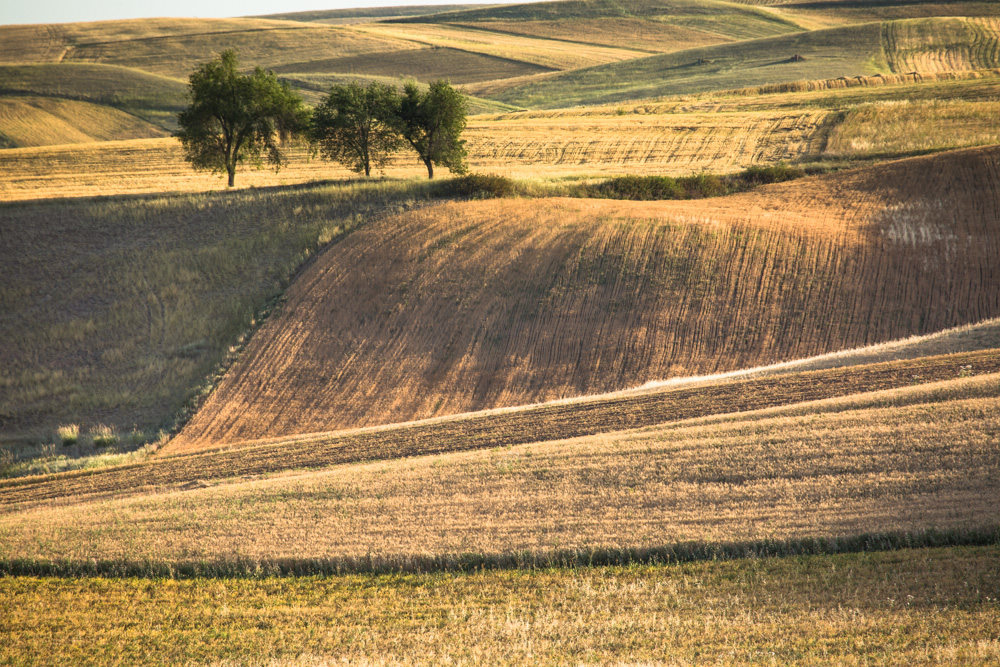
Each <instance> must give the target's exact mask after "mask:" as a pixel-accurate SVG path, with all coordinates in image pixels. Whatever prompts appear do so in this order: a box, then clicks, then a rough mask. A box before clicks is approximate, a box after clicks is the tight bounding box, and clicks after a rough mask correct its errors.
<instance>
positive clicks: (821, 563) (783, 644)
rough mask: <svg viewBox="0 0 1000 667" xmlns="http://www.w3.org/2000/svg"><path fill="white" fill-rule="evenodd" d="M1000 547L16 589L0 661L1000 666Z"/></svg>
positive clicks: (29, 584)
mask: <svg viewBox="0 0 1000 667" xmlns="http://www.w3.org/2000/svg"><path fill="white" fill-rule="evenodd" d="M998 560H1000V547H997V546H987V547H959V548H947V549H923V550H903V551H897V552H880V553H863V554H849V555H844V554H841V555H832V556H809V557H798V558H782V559H754V560H739V561H728V562H701V563H690V564H683V565H669V566H635V567H601V568H582V569H572V570H559V569H543V570H513V571H494V572H477V573H472V574H450V573H439V574H425V575H405V576H399V575H350V576H339V577H304V578H283V579H263V580H257V579H209V580H205V579H198V580H188V581H176V580H149V579H128V578H126V579H103V578H90V579H86V578H85V579H39V578H32V577H24V578H13V577H12V578H3V579H0V607H2V608H3V609H4V610H5V613H4V614H2V615H0V636H2V637H4V639H5V641H2V642H0V662H5V663H6V662H13V663H33V662H35V663H48V664H52V663H68V662H98V663H111V662H124V663H146V664H150V663H157V664H166V663H174V664H176V663H186V662H196V663H202V662H210V663H213V664H233V663H239V664H272V663H282V664H286V663H291V664H301V665H319V664H328V663H330V662H338V661H342V660H346V661H352V662H353V661H362V662H369V661H375V662H385V663H389V664H393V663H408V664H412V663H424V664H426V663H442V662H446V661H450V660H454V661H459V662H465V663H472V662H477V663H481V662H488V663H508V662H546V663H550V662H572V663H579V662H608V661H612V662H614V661H623V662H658V661H663V662H670V663H697V664H732V663H767V664H772V663H777V664H786V663H807V664H815V663H841V664H861V663H887V662H891V663H907V662H917V663H925V662H937V663H950V664H983V663H988V662H993V661H996V660H1000V641H998V640H997V638H998V637H1000V602H998V597H1000V593H998V592H1000V570H998V569H997V567H996V563H997V561H998Z"/></svg>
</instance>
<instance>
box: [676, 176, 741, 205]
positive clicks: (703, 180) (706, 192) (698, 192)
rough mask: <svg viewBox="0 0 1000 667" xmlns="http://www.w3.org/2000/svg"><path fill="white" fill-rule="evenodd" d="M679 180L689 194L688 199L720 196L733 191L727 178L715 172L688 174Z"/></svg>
mask: <svg viewBox="0 0 1000 667" xmlns="http://www.w3.org/2000/svg"><path fill="white" fill-rule="evenodd" d="M678 180H679V181H680V184H681V186H682V187H683V188H684V193H685V194H686V195H687V197H686V199H701V198H702V197H718V196H721V195H727V194H729V193H730V192H732V189H731V188H730V187H729V186H728V184H727V183H726V180H725V179H723V178H722V177H721V176H716V175H715V174H706V173H705V172H702V173H700V174H698V175H697V176H687V177H685V178H681V179H678Z"/></svg>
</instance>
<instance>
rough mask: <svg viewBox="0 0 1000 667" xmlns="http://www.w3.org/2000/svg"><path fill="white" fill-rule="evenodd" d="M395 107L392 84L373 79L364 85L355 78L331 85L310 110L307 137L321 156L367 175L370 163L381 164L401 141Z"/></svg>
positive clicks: (397, 104) (373, 165)
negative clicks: (309, 125) (310, 115)
mask: <svg viewBox="0 0 1000 667" xmlns="http://www.w3.org/2000/svg"><path fill="white" fill-rule="evenodd" d="M398 109H399V93H397V92H396V89H395V88H394V87H393V86H389V85H387V84H384V83H379V82H377V81H373V82H371V83H370V84H368V86H367V87H366V88H362V87H361V85H360V84H358V83H355V82H352V83H349V84H347V85H346V86H340V85H338V86H333V88H331V89H330V94H329V96H327V98H326V99H325V100H324V101H323V103H322V104H321V105H319V106H318V107H316V109H315V110H314V111H313V117H312V125H311V128H310V138H311V140H312V141H313V143H314V145H316V146H318V147H319V151H320V153H321V154H322V155H323V157H325V158H327V159H329V160H334V161H336V162H340V163H341V164H343V165H344V166H345V167H347V168H348V169H351V170H353V171H356V172H362V171H363V172H365V176H371V173H372V167H376V168H378V169H381V168H382V167H384V166H385V164H386V162H388V161H389V158H390V156H391V155H392V153H393V152H394V151H395V150H396V149H397V148H399V146H400V144H401V143H402V137H401V136H400V134H399V129H398V128H397V123H396V114H397V111H398Z"/></svg>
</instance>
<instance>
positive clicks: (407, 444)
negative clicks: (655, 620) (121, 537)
mask: <svg viewBox="0 0 1000 667" xmlns="http://www.w3.org/2000/svg"><path fill="white" fill-rule="evenodd" d="M967 366H971V371H970V370H968V369H966V367H967ZM998 371H1000V352H998V351H997V350H989V351H981V352H975V353H965V354H955V355H943V356H937V357H928V358H923V359H918V360H910V361H894V362H886V363H881V364H871V365H865V366H859V367H854V368H846V369H829V370H820V371H810V372H805V373H797V374H790V375H785V376H780V377H774V378H762V379H753V380H744V381H736V382H725V383H719V384H715V385H708V386H705V387H697V388H685V389H676V390H665V391H656V392H651V393H648V394H639V395H635V396H625V397H621V398H611V399H606V400H595V401H585V400H581V401H578V402H572V403H561V404H560V403H557V404H549V405H541V406H533V407H528V408H525V409H523V410H511V411H499V412H496V413H486V414H482V415H471V416H467V417H456V418H454V419H446V420H439V421H431V422H426V423H419V422H418V423H413V424H404V425H399V426H394V427H385V428H377V429H368V430H361V431H355V432H346V433H331V434H320V435H312V436H308V437H303V438H299V439H289V440H284V441H280V442H274V443H270V444H264V445H253V443H248V444H247V445H246V446H241V447H236V448H231V449H223V450H218V451H211V452H207V453H203V454H195V455H181V456H165V457H163V458H161V459H158V460H156V461H152V462H149V463H142V464H137V465H134V466H127V467H121V468H114V469H108V470H99V471H91V472H82V473H65V474H61V475H52V476H47V477H40V478H25V479H20V480H11V481H6V482H0V506H4V507H6V508H8V511H20V510H22V509H24V507H25V506H27V505H31V504H35V503H39V502H41V501H44V500H47V499H53V498H63V499H67V500H69V499H75V500H79V499H82V498H84V497H93V496H123V495H130V494H135V493H141V492H144V491H148V490H149V489H150V488H155V487H166V486H176V485H179V484H184V483H190V482H193V481H195V480H212V479H224V478H229V477H238V476H242V475H260V474H266V473H274V472H280V471H284V470H291V469H302V468H322V467H327V466H331V465H338V464H344V463H356V462H359V461H368V460H384V459H394V458H401V457H408V456H421V455H427V454H439V453H444V452H456V451H463V450H472V449H483V448H489V447H499V446H507V445H515V444H521V443H531V442H541V441H549V440H557V439H564V438H574V437H579V436H584V435H592V434H596V433H606V432H609V431H620V430H626V429H634V428H639V427H643V426H651V425H655V424H663V423H665V422H671V421H677V420H683V419H689V418H693V417H700V416H705V415H712V414H717V413H723V412H725V413H729V412H741V411H748V410H759V409H762V408H767V407H772V406H777V405H783V404H788V403H799V402H802V401H810V400H817V399H821V398H829V397H832V396H843V395H847V394H854V393H859V392H871V391H877V390H880V389H890V388H894V387H903V386H907V385H910V384H913V383H914V382H933V381H935V380H944V379H950V378H955V377H957V376H958V375H959V374H961V373H963V372H975V373H977V374H983V373H994V372H998ZM166 451H167V452H171V451H173V452H174V453H182V452H183V451H184V450H183V448H172V449H171V448H169V447H168V449H167V450H166Z"/></svg>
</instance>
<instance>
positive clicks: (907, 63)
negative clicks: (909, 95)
mask: <svg viewBox="0 0 1000 667" xmlns="http://www.w3.org/2000/svg"><path fill="white" fill-rule="evenodd" d="M882 43H883V47H884V52H885V54H886V58H887V59H888V62H889V66H890V67H891V68H892V71H893V72H897V73H905V72H928V73H933V72H948V71H956V70H975V69H984V68H988V67H996V66H997V65H998V64H1000V18H997V17H989V18H986V17H982V18H936V19H917V20H908V21H891V22H888V23H885V24H884V25H883V28H882Z"/></svg>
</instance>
